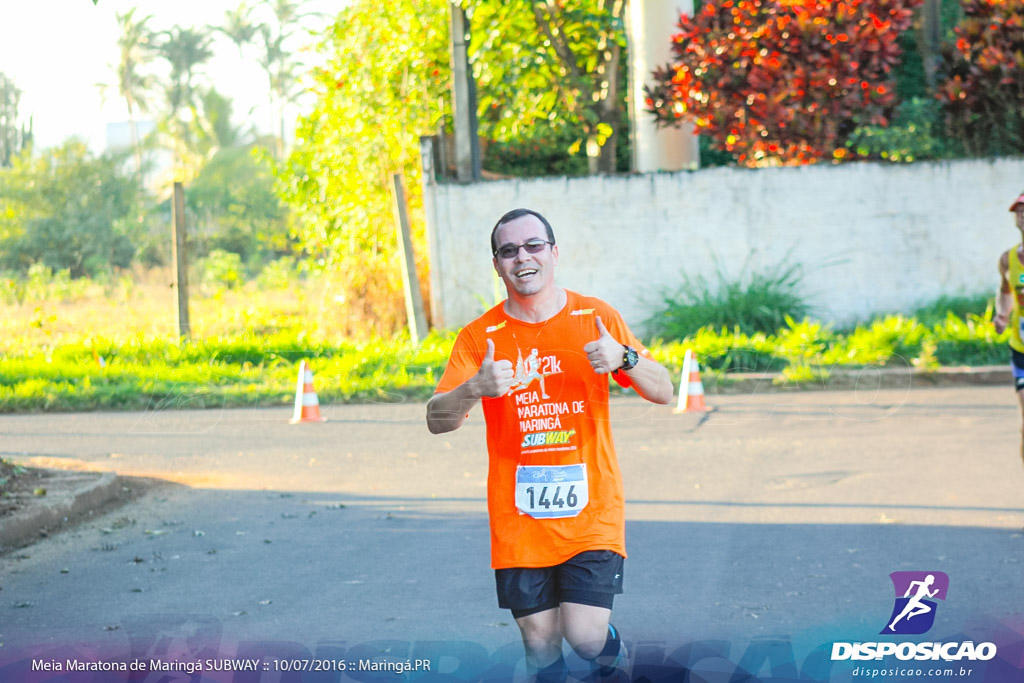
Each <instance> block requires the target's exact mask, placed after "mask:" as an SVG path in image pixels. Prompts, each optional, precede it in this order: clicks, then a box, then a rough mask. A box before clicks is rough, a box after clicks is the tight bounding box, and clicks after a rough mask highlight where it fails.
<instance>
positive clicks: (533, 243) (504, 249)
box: [494, 239, 554, 259]
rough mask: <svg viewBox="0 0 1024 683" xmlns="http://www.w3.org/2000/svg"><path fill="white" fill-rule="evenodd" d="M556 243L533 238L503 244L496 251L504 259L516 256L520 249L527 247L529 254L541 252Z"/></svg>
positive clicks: (495, 253) (496, 254)
mask: <svg viewBox="0 0 1024 683" xmlns="http://www.w3.org/2000/svg"><path fill="white" fill-rule="evenodd" d="M549 244H554V242H549V241H548V240H542V239H533V240H528V241H527V242H524V243H523V244H503V245H501V246H500V247H498V248H497V249H496V250H495V251H494V255H495V256H500V257H501V258H504V259H510V258H515V257H516V256H517V255H518V254H519V250H520V249H525V250H526V253H527V254H539V253H540V252H542V251H544V247H545V246H547V245H549Z"/></svg>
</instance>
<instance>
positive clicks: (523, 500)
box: [516, 463, 590, 519]
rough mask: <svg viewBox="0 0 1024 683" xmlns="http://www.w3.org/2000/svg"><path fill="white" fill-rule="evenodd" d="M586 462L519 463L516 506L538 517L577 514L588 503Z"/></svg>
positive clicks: (554, 517) (522, 511)
mask: <svg viewBox="0 0 1024 683" xmlns="http://www.w3.org/2000/svg"><path fill="white" fill-rule="evenodd" d="M589 499H590V490H589V487H588V485H587V466H586V465H584V464H582V463H579V464H576V465H561V466H558V465H540V466H538V465H520V466H519V467H518V469H517V470H516V507H517V508H519V511H520V512H521V513H523V514H527V515H530V516H531V517H534V518H536V519H557V518H561V517H575V516H576V515H578V514H580V511H582V510H583V508H585V507H586V506H587V503H588V502H589Z"/></svg>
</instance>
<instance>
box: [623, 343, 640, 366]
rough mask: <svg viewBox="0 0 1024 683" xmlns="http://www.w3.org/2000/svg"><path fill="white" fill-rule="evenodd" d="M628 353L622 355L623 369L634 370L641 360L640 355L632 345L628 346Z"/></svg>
mask: <svg viewBox="0 0 1024 683" xmlns="http://www.w3.org/2000/svg"><path fill="white" fill-rule="evenodd" d="M625 349H626V353H625V354H624V355H623V356H622V369H623V370H632V369H633V368H635V367H636V364H637V363H638V362H640V356H639V355H637V352H636V349H634V348H633V347H632V346H626V347H625Z"/></svg>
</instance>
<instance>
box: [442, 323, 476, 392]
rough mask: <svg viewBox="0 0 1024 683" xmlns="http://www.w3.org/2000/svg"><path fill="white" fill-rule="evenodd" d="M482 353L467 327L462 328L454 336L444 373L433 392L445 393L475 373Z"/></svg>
mask: <svg viewBox="0 0 1024 683" xmlns="http://www.w3.org/2000/svg"><path fill="white" fill-rule="evenodd" d="M484 353H485V351H484V349H483V348H480V346H479V345H478V344H476V343H475V340H474V339H473V334H472V332H471V331H470V330H469V328H467V327H464V328H462V330H461V331H460V332H459V334H458V336H457V337H455V343H454V344H453V345H452V352H451V355H450V356H449V357H448V365H447V367H445V369H444V374H443V375H441V381H440V382H438V383H437V388H436V389H434V393H435V394H443V393H447V392H449V391H451V390H452V389H455V388H456V387H458V386H459V385H460V384H462V383H463V382H465V381H466V380H468V379H469V378H470V377H472V376H473V375H475V374H476V373H477V371H478V370H479V369H480V363H481V362H482V361H483V358H484Z"/></svg>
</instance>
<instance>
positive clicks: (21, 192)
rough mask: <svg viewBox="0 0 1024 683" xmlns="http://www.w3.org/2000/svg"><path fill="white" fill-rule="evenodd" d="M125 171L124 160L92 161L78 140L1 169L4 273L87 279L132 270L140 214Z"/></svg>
mask: <svg viewBox="0 0 1024 683" xmlns="http://www.w3.org/2000/svg"><path fill="white" fill-rule="evenodd" d="M123 166H124V159H123V158H120V157H117V156H109V155H103V156H99V157H96V156H93V155H92V154H91V153H90V152H89V150H88V148H87V147H86V145H85V143H83V142H79V141H74V140H72V141H69V142H66V143H64V144H63V145H62V146H60V147H56V148H53V149H50V150H47V151H46V152H44V153H43V154H41V155H39V156H34V155H32V154H31V153H30V152H29V151H26V152H24V153H22V154H20V155H17V156H15V157H14V158H13V159H12V165H11V167H10V168H6V169H0V207H3V210H0V264H2V267H4V268H10V269H14V270H27V269H28V268H29V267H30V266H32V265H33V264H36V263H41V264H43V265H46V266H48V267H50V268H54V269H57V270H67V271H69V272H70V274H71V276H72V277H82V276H85V275H96V274H98V273H101V272H104V271H107V270H109V269H110V267H111V266H117V267H127V266H128V265H130V263H131V260H132V257H133V256H134V253H135V246H134V244H133V239H132V238H133V235H134V234H135V232H136V231H137V230H138V229H140V228H139V226H140V225H141V218H140V216H141V214H140V210H139V189H138V186H137V184H136V183H135V180H134V178H132V177H130V176H129V175H126V174H125V173H124V172H123V171H122V170H121V169H122V168H123Z"/></svg>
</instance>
